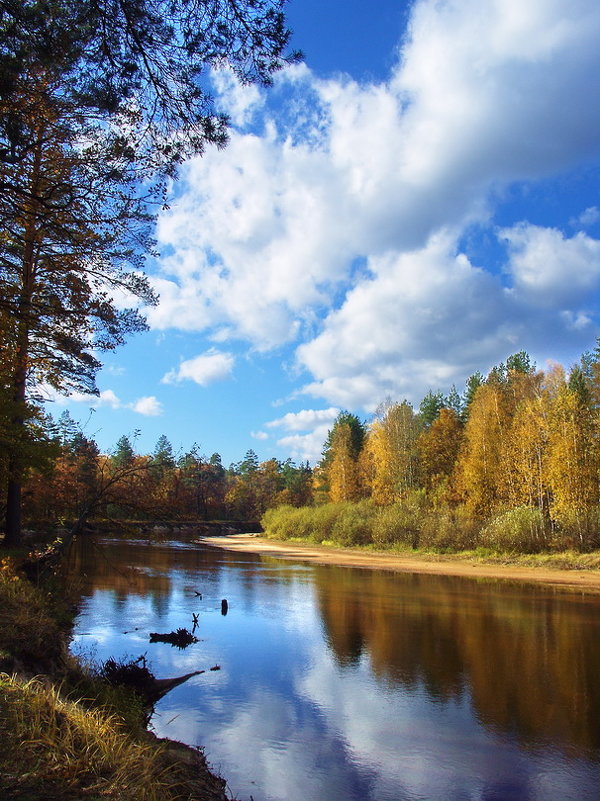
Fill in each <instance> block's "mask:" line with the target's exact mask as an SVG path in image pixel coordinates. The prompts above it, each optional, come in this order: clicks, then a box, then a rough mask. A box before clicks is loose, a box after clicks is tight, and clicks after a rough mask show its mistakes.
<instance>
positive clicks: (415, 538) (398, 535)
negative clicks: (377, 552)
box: [373, 490, 427, 548]
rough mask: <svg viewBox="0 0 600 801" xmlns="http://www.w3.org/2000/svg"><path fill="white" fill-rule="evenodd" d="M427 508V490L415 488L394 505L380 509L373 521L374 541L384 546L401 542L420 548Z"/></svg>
mask: <svg viewBox="0 0 600 801" xmlns="http://www.w3.org/2000/svg"><path fill="white" fill-rule="evenodd" d="M426 508H427V499H426V496H425V492H424V491H423V490H415V491H413V492H409V493H408V494H407V495H406V497H405V498H403V499H402V500H401V501H398V502H397V503H394V504H392V506H384V507H382V508H380V509H378V510H377V516H376V518H375V520H374V521H373V542H374V543H375V544H376V545H381V546H384V547H385V546H387V545H394V544H401V545H407V546H409V547H411V548H418V547H419V544H420V539H421V529H422V525H423V517H424V513H425V509H426Z"/></svg>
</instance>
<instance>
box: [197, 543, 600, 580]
mask: <svg viewBox="0 0 600 801" xmlns="http://www.w3.org/2000/svg"><path fill="white" fill-rule="evenodd" d="M199 541H200V542H202V543H205V544H206V545H211V546H214V547H217V548H224V549H226V550H229V551H246V552H250V553H259V554H263V555H264V556H271V557H275V558H277V559H289V560H294V561H301V562H314V563H317V564H324V565H340V566H344V567H367V568H371V569H375V570H392V571H398V572H405V573H431V574H435V575H445V576H465V577H468V578H479V579H484V578H485V579H505V580H508V581H525V582H539V583H542V584H550V585H553V586H556V587H561V588H564V589H575V590H581V591H585V592H595V593H600V570H560V569H556V568H548V567H544V566H540V567H521V566H518V565H496V564H486V563H481V562H476V561H472V560H466V559H460V560H457V559H454V558H452V557H444V556H432V555H425V554H423V555H414V554H406V555H405V554H386V553H372V552H365V551H355V550H352V549H347V548H333V547H326V546H319V545H311V544H304V543H297V542H282V541H278V540H269V539H266V538H265V537H259V536H256V535H255V534H230V535H225V536H219V537H202V538H200V540H199Z"/></svg>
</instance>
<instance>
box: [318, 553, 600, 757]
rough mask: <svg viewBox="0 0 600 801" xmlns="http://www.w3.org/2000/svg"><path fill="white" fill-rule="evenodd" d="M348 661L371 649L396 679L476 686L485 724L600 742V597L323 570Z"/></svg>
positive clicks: (583, 743)
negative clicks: (598, 710) (599, 720)
mask: <svg viewBox="0 0 600 801" xmlns="http://www.w3.org/2000/svg"><path fill="white" fill-rule="evenodd" d="M315 584H316V587H317V596H318V603H319V607H320V611H321V616H322V619H323V622H324V627H325V631H326V636H327V639H328V642H329V645H330V647H331V649H332V651H333V653H334V654H335V656H336V659H337V660H338V662H339V663H340V665H342V666H343V665H348V664H352V663H355V662H356V661H357V660H358V659H359V658H360V657H361V655H364V656H367V657H368V659H369V660H370V664H371V667H372V670H373V672H374V673H375V674H376V675H377V676H378V678H379V679H380V680H381V681H385V682H387V683H389V684H390V685H396V684H402V685H404V686H406V687H409V688H415V687H417V686H422V687H424V688H425V689H426V691H427V693H428V695H429V696H430V697H431V698H432V699H439V700H440V701H445V700H449V699H452V698H459V697H461V696H462V695H463V694H464V693H465V692H468V693H469V694H470V698H471V701H472V705H473V708H474V712H475V714H476V715H477V717H478V718H479V719H480V720H481V722H482V723H483V724H484V725H486V726H487V727H489V728H492V729H496V730H498V731H499V733H510V734H511V735H512V736H516V737H517V738H519V740H520V741H521V742H522V743H525V744H527V745H529V746H535V745H536V744H540V743H542V742H548V741H551V742H555V743H559V744H563V746H565V745H566V744H567V743H571V744H572V743H576V744H577V745H578V746H580V747H584V748H597V747H598V746H599V745H600V725H599V722H598V717H597V715H596V714H595V712H594V710H597V709H598V708H599V706H600V686H599V683H598V681H597V676H598V675H600V637H599V635H600V630H599V629H600V623H599V622H598V619H597V613H598V609H599V606H600V599H596V598H595V597H591V598H586V599H585V600H583V599H581V598H580V597H579V596H576V595H568V594H564V593H559V592H554V591H553V590H551V589H548V588H544V587H537V586H525V585H523V586H520V585H516V584H515V585H513V584H509V583H507V582H500V581H498V582H489V581H488V582H475V581H473V580H465V579H460V578H455V577H442V576H427V575H419V574H394V573H386V572H383V571H381V572H378V571H366V570H365V571H361V570H347V569H346V570H345V569H343V568H329V567H319V568H317V569H316V571H315Z"/></svg>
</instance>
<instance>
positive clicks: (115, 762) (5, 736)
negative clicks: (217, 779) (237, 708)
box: [0, 674, 214, 801]
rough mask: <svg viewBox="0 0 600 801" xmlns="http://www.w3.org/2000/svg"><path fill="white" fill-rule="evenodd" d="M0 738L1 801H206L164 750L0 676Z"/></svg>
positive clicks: (40, 687)
mask: <svg viewBox="0 0 600 801" xmlns="http://www.w3.org/2000/svg"><path fill="white" fill-rule="evenodd" d="M0 732H1V733H2V743H3V751H4V754H3V756H2V762H3V765H2V768H3V769H2V775H1V776H0V797H3V798H11V799H22V801H25V800H26V799H34V798H36V799H42V798H43V799H46V800H47V801H50V799H55V798H56V799H64V800H65V801H71V799H73V800H74V799H81V798H89V799H105V798H118V799H120V801H166V800H167V799H169V801H171V799H172V800H173V801H174V799H183V798H186V799H192V798H197V799H200V798H211V796H210V795H208V794H205V792H202V793H200V792H199V791H198V789H199V788H197V787H196V788H194V787H193V786H192V782H191V779H192V776H190V772H189V770H186V766H185V765H183V764H178V763H177V762H173V761H172V760H169V759H168V758H166V751H165V746H163V745H160V744H158V745H157V744H153V743H151V742H147V743H144V742H141V741H140V740H138V739H137V738H135V737H132V736H131V734H130V733H129V732H128V731H127V729H126V727H125V726H124V724H123V722H122V721H121V720H120V719H119V718H118V716H116V715H109V714H106V713H105V712H103V711H102V710H100V709H89V708H87V707H85V706H84V705H82V704H81V703H79V702H77V701H72V700H68V699H65V698H63V697H62V695H61V693H60V692H59V690H57V689H56V688H55V687H52V686H48V685H47V684H45V683H44V682H42V681H40V680H37V679H31V680H28V681H24V680H22V679H18V678H17V677H15V676H8V675H7V674H4V675H0ZM24 765H25V766H27V767H26V769H25V770H24V769H23V766H24ZM204 790H205V791H206V790H208V788H204ZM212 797H214V796H212Z"/></svg>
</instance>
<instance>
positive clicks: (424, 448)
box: [417, 408, 463, 490]
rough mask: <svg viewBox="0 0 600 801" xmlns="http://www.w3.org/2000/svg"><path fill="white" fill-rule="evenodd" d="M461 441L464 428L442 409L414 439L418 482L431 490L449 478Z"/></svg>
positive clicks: (452, 413)
mask: <svg viewBox="0 0 600 801" xmlns="http://www.w3.org/2000/svg"><path fill="white" fill-rule="evenodd" d="M462 438H463V426H462V424H461V422H460V419H459V417H458V415H457V414H456V412H455V411H454V410H453V409H447V408H443V409H440V412H439V414H438V416H437V418H436V419H435V420H434V421H433V423H432V424H431V425H430V426H429V428H427V429H425V430H424V431H421V433H420V434H419V437H418V440H417V449H418V452H419V462H420V468H421V479H422V481H423V484H424V486H425V488H426V489H428V490H432V489H434V488H435V487H437V486H439V485H441V484H443V483H444V482H445V481H447V479H448V478H449V477H450V476H451V475H452V472H453V470H454V466H455V463H456V459H457V457H458V453H459V450H460V447H461V443H462Z"/></svg>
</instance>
